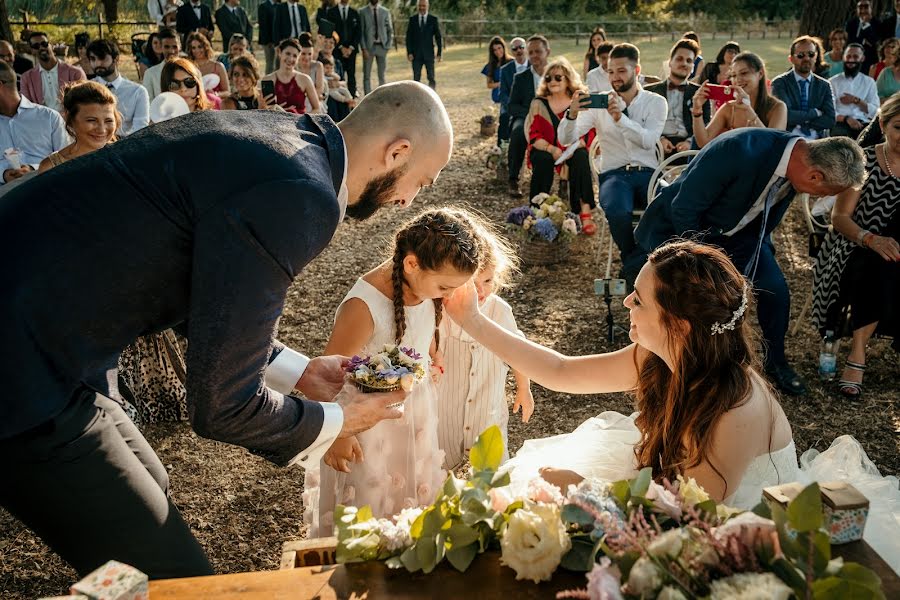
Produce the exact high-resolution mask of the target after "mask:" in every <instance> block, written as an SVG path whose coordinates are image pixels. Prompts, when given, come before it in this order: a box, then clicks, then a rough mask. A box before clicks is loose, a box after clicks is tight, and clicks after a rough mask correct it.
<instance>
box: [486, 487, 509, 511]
mask: <svg viewBox="0 0 900 600" xmlns="http://www.w3.org/2000/svg"><path fill="white" fill-rule="evenodd" d="M488 496H490V498H491V508H493V509H494V510H495V511H497V512H499V513H502V512H503V511H505V510H506V509H507V508H508V507H509V505H510V504H512V501H513V497H512V494H511V493H510V491H509V488H508V487H502V488H491V491H489V492H488Z"/></svg>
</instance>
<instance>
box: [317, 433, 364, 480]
mask: <svg viewBox="0 0 900 600" xmlns="http://www.w3.org/2000/svg"><path fill="white" fill-rule="evenodd" d="M362 461H363V451H362V446H360V445H359V440H357V439H356V436H355V435H354V436H351V437H348V438H341V439H337V440H335V442H334V443H333V444H332V445H331V448H329V449H328V452H326V453H325V464H326V465H328V466H329V467H331V468H332V469H334V470H335V471H341V472H342V473H349V472H350V463H351V462H356V463H361V462H362Z"/></svg>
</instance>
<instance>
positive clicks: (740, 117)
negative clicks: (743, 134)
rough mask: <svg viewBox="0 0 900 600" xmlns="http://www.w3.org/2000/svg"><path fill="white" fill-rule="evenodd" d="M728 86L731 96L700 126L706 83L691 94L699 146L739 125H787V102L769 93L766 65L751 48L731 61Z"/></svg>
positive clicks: (707, 89)
mask: <svg viewBox="0 0 900 600" xmlns="http://www.w3.org/2000/svg"><path fill="white" fill-rule="evenodd" d="M731 80H732V85H731V89H732V90H733V92H734V100H729V101H728V102H726V103H725V104H723V105H722V106H721V107H720V108H719V110H717V111H716V115H715V116H714V117H713V118H712V121H710V122H709V125H707V126H705V127H703V126H701V125H702V123H700V120H701V118H702V117H703V113H701V112H700V111H699V110H697V106H698V105H700V106H703V105H704V104H706V99H707V97H708V93H709V87H708V86H709V83H704V84H703V85H701V86H700V89H699V90H697V93H696V94H694V108H693V112H692V113H691V118H692V119H694V139H695V140H696V141H697V146H698V147H700V148H702V147H704V146H705V145H706V144H708V143H709V142H710V141H711V140H713V139H714V138H715V137H716V136H718V135H720V134H722V133H725V132H726V131H730V130H732V129H740V128H742V127H767V128H769V129H782V130H783V129H785V127H786V126H787V112H788V111H787V106H785V104H784V102H782V101H781V100H779V99H778V98H775V97H773V96H770V95H769V88H768V86H767V85H766V65H765V64H764V63H763V61H762V59H761V58H760V57H758V56H757V55H755V54H753V53H752V52H741V53H740V54H738V55H737V56H736V57H735V58H734V62H733V64H732V65H731Z"/></svg>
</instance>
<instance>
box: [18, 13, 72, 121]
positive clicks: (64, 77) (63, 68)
mask: <svg viewBox="0 0 900 600" xmlns="http://www.w3.org/2000/svg"><path fill="white" fill-rule="evenodd" d="M28 44H29V45H30V46H31V51H32V53H33V54H34V55H35V56H36V57H37V60H38V64H37V66H36V67H34V68H33V69H31V70H30V71H27V72H26V73H25V74H24V75H22V95H23V96H25V97H26V98H28V99H29V100H31V101H32V102H34V103H35V104H42V105H44V106H46V107H48V108H52V109H53V110H55V111H57V112H58V111H59V110H60V109H61V108H62V103H61V99H62V92H63V91H64V89H65V87H66V85H68V84H70V83H72V82H73V81H84V79H85V76H84V71H82V70H81V69H79V68H78V67H73V66H71V65H68V64H66V63H65V62H62V61H59V60H57V58H56V56H55V55H54V54H53V48H52V47H51V44H50V38H49V37H47V34H46V33H40V32H37V31H33V32H32V33H31V35H29V36H28Z"/></svg>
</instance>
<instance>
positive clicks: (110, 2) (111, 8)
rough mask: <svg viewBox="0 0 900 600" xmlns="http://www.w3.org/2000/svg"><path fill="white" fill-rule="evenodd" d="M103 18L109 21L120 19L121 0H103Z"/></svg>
mask: <svg viewBox="0 0 900 600" xmlns="http://www.w3.org/2000/svg"><path fill="white" fill-rule="evenodd" d="M103 18H104V19H105V20H106V22H107V23H114V22H116V21H118V20H119V0H103Z"/></svg>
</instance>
